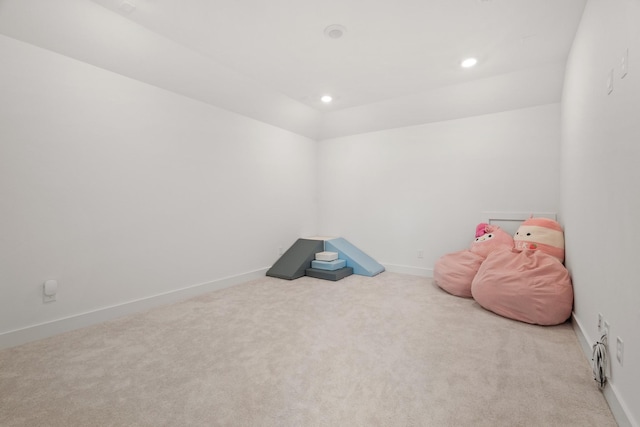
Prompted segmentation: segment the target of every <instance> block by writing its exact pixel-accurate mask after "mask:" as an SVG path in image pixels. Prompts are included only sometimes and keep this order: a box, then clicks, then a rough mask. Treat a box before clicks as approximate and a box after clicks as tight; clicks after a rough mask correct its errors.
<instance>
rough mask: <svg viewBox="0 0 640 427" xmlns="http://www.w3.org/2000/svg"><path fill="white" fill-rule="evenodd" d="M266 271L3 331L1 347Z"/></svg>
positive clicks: (11, 345) (222, 287)
mask: <svg viewBox="0 0 640 427" xmlns="http://www.w3.org/2000/svg"><path fill="white" fill-rule="evenodd" d="M267 270H268V267H265V268H261V269H259V270H254V271H249V272H247V273H242V274H238V275H235V276H230V277H223V278H221V279H217V280H213V281H211V282H206V283H199V284H196V285H191V286H187V287H186V288H181V289H176V290H173V291H169V292H164V293H161V294H157V295H152V296H149V297H145V298H140V299H137V300H133V301H128V302H124V303H122V304H117V305H112V306H109V307H103V308H99V309H96V310H91V311H87V312H84V313H78V314H74V315H71V316H68V317H64V318H61V319H56V320H52V321H49V322H44V323H40V324H37V325H31V326H27V327H25V328H21V329H16V330H13V331H8V332H4V333H2V334H0V349H3V348H9V347H15V346H17V345H21V344H25V343H28V342H31V341H36V340H39V339H43V338H47V337H50V336H53V335H57V334H60V333H63V332H67V331H71V330H74V329H79V328H84V327H87V326H91V325H95V324H97V323H100V322H105V321H107V320H112V319H116V318H118V317H122V316H126V315H128V314H133V313H137V312H140V311H144V310H148V309H150V308H154V307H158V306H160V305H165V304H171V303H175V302H179V301H183V300H186V299H189V298H192V297H195V296H197V295H201V294H205V293H207V292H212V291H216V290H218V289H224V288H228V287H231V286H234V285H238V284H240V283H244V282H247V281H249V280H253V279H257V278H259V277H263V276H264V275H265V273H266V272H267Z"/></svg>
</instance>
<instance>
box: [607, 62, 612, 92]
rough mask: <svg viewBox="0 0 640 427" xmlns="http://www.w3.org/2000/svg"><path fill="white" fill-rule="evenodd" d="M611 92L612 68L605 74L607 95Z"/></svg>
mask: <svg viewBox="0 0 640 427" xmlns="http://www.w3.org/2000/svg"><path fill="white" fill-rule="evenodd" d="M611 92H613V68H612V69H611V71H609V74H607V95H610V94H611Z"/></svg>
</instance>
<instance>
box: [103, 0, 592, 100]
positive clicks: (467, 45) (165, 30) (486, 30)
mask: <svg viewBox="0 0 640 427" xmlns="http://www.w3.org/2000/svg"><path fill="white" fill-rule="evenodd" d="M94 1H95V2H96V3H99V4H101V5H103V6H105V7H106V8H109V9H111V10H113V11H115V12H118V13H121V14H123V15H124V16H125V17H126V18H127V19H130V20H132V21H135V22H136V23H138V24H140V25H143V26H144V27H146V28H148V29H150V30H152V31H154V32H156V33H158V34H161V35H163V36H165V37H167V38H169V39H172V40H173V41H176V42H179V43H180V44H182V45H184V46H186V47H189V48H190V49H193V50H196V51H198V52H200V53H202V54H205V55H207V56H208V57H210V58H212V59H214V60H215V61H218V62H219V63H221V64H224V65H225V66H228V67H229V68H231V69H233V70H235V71H237V72H239V73H241V74H243V75H245V76H248V77H250V78H252V79H255V80H256V81H258V82H260V83H262V84H264V85H266V86H268V87H270V88H273V89H275V90H277V91H279V92H281V93H282V94H284V95H286V96H288V97H290V98H292V99H294V100H297V101H300V102H302V103H304V104H307V105H308V106H311V107H314V108H325V107H324V105H323V104H322V103H321V102H320V100H319V98H320V96H321V95H322V94H324V93H331V94H332V95H333V96H334V98H336V100H335V102H334V103H333V104H332V106H331V107H330V108H331V109H333V110H335V109H339V108H345V107H353V106H358V105H363V104H369V103H372V102H376V101H381V100H386V99H390V98H395V97H398V96H404V95H408V94H412V93H415V92H421V91H425V90H430V89H433V88H436V87H442V86H445V85H452V84H458V83H462V82H466V81H468V80H471V79H478V78H481V77H488V76H492V75H496V74H505V73H509V72H513V71H516V70H521V69H526V68H531V67H535V66H539V65H543V64H548V63H556V62H559V61H564V60H565V59H566V57H567V53H568V51H569V47H570V45H571V42H572V40H573V36H574V34H575V31H576V28H577V25H578V22H579V20H580V17H581V14H582V10H583V8H584V4H585V1H584V0H393V1H390V0H323V1H305V0H269V1H265V0H214V1H211V0H180V1H175V0H126V1H127V2H128V3H130V4H132V5H135V7H136V8H135V10H134V11H133V12H131V13H125V12H124V11H123V10H122V9H121V5H122V3H123V0H94ZM331 24H341V25H343V26H344V27H346V29H347V32H346V33H345V35H344V36H343V37H342V38H340V39H332V38H329V37H327V36H325V35H324V29H325V27H327V26H328V25H331ZM468 56H474V57H476V58H478V59H479V61H480V62H479V64H478V66H477V67H476V68H474V69H472V70H465V69H461V68H460V66H459V64H460V61H461V60H462V59H464V58H466V57H468Z"/></svg>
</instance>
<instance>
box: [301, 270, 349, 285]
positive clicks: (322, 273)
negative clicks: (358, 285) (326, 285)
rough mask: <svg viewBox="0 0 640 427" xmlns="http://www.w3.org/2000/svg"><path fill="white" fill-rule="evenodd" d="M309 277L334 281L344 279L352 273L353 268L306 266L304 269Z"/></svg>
mask: <svg viewBox="0 0 640 427" xmlns="http://www.w3.org/2000/svg"><path fill="white" fill-rule="evenodd" d="M305 273H306V275H307V276H309V277H315V278H316V279H325V280H333V281H334V282H335V281H337V280H340V279H344V278H345V277H347V276H351V275H352V274H353V268H351V267H344V268H341V269H339V270H333V271H329V270H320V269H318V268H307V269H306V271H305Z"/></svg>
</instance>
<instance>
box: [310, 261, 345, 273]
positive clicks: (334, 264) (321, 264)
mask: <svg viewBox="0 0 640 427" xmlns="http://www.w3.org/2000/svg"><path fill="white" fill-rule="evenodd" d="M346 266H347V261H346V260H344V259H336V260H333V261H318V260H315V261H311V268H317V269H318V270H327V271H333V270H338V269H340V268H344V267H346Z"/></svg>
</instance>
